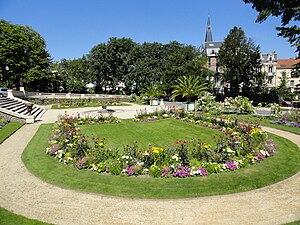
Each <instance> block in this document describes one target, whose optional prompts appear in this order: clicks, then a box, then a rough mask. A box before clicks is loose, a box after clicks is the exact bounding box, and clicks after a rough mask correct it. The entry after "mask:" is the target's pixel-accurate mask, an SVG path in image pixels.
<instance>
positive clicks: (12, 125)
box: [0, 122, 23, 144]
mask: <svg viewBox="0 0 300 225" xmlns="http://www.w3.org/2000/svg"><path fill="white" fill-rule="evenodd" d="M22 126H23V123H19V122H9V123H7V124H6V125H5V126H4V127H2V128H1V129H0V144H1V143H2V142H3V141H4V140H5V139H6V138H8V137H9V136H10V135H11V134H13V133H14V132H15V131H17V130H18V129H19V128H20V127H22Z"/></svg>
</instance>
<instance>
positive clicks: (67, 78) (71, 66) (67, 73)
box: [57, 56, 93, 93]
mask: <svg viewBox="0 0 300 225" xmlns="http://www.w3.org/2000/svg"><path fill="white" fill-rule="evenodd" d="M57 69H58V74H59V77H60V78H61V87H62V91H64V92H75V93H85V92H86V91H87V88H86V84H87V83H90V82H93V79H92V78H91V74H90V70H89V64H88V61H87V59H86V57H85V56H83V57H82V58H79V59H73V60H67V59H62V60H61V62H60V63H59V65H58V68H57Z"/></svg>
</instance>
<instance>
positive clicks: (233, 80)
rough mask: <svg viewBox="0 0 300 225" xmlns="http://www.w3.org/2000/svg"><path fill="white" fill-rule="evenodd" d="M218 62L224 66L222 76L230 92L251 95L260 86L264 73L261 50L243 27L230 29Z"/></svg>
mask: <svg viewBox="0 0 300 225" xmlns="http://www.w3.org/2000/svg"><path fill="white" fill-rule="evenodd" d="M218 64H219V66H221V67H222V70H223V72H222V78H223V80H224V82H225V83H226V84H229V87H228V88H227V89H228V91H229V93H227V95H230V96H233V97H235V96H237V95H239V94H241V92H242V94H243V95H244V96H249V95H251V94H252V93H254V92H255V91H257V90H256V89H257V88H259V87H260V84H259V82H262V81H263V79H262V76H263V75H262V73H261V72H260V68H261V63H260V50H259V46H255V45H254V42H253V41H252V40H251V39H247V38H246V36H245V33H244V31H243V30H242V28H238V27H234V28H233V29H231V30H230V32H229V34H228V35H227V37H226V38H225V40H224V42H223V44H222V45H221V48H220V51H219V54H218Z"/></svg>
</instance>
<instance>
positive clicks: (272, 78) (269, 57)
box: [260, 52, 278, 88]
mask: <svg viewBox="0 0 300 225" xmlns="http://www.w3.org/2000/svg"><path fill="white" fill-rule="evenodd" d="M260 59H261V63H262V67H261V71H262V72H263V73H265V75H266V87H267V88H273V87H277V86H278V79H277V77H276V75H277V72H276V69H277V53H276V52H270V53H261V54H260Z"/></svg>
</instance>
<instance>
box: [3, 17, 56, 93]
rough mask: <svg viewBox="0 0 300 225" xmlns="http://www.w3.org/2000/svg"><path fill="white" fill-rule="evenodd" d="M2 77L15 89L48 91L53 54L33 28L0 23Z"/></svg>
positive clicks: (4, 81) (5, 22) (4, 22)
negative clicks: (22, 87) (25, 88)
mask: <svg viewBox="0 0 300 225" xmlns="http://www.w3.org/2000/svg"><path fill="white" fill-rule="evenodd" d="M0 40H1V41H0V77H1V80H2V82H3V83H6V84H8V81H10V83H11V85H12V86H14V87H17V88H18V87H20V86H25V87H27V88H28V89H35V90H43V91H45V90H47V88H48V86H49V85H48V82H49V78H50V76H51V74H50V71H49V66H50V55H49V53H48V51H47V49H46V43H45V40H44V39H43V37H42V36H41V35H40V34H39V33H38V32H36V31H35V30H33V29H32V28H31V27H29V26H22V25H13V24H11V23H9V22H7V21H5V20H0Z"/></svg>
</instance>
